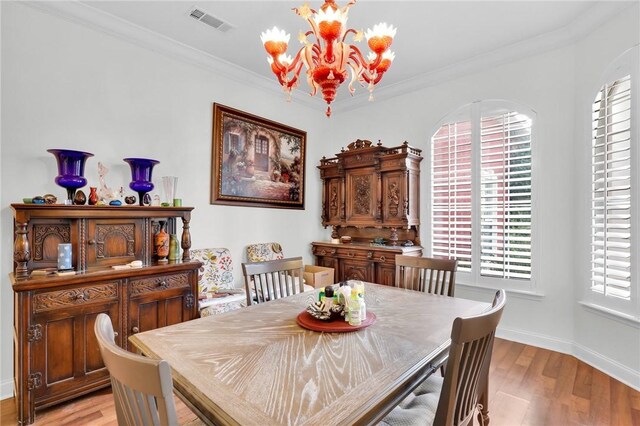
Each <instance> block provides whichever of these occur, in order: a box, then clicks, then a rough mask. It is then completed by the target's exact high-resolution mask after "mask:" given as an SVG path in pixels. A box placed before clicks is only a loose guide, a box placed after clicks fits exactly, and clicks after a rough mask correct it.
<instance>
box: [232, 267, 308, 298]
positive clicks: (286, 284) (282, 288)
mask: <svg viewBox="0 0 640 426" xmlns="http://www.w3.org/2000/svg"><path fill="white" fill-rule="evenodd" d="M242 272H243V274H244V285H245V290H246V293H247V305H252V304H254V303H263V302H268V301H270V300H275V299H279V298H281V297H286V296H291V295H293V294H297V293H302V292H304V291H305V286H304V283H303V277H302V275H303V272H304V263H303V262H302V257H290V258H288V259H277V260H269V261H266V262H248V263H243V264H242ZM311 289H312V290H313V287H311Z"/></svg>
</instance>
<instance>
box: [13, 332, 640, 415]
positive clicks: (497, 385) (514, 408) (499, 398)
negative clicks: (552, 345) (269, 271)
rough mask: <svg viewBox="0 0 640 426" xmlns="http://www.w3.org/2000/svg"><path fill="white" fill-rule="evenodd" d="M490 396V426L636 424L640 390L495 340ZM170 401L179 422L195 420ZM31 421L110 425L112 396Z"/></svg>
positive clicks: (567, 360) (564, 359)
mask: <svg viewBox="0 0 640 426" xmlns="http://www.w3.org/2000/svg"><path fill="white" fill-rule="evenodd" d="M523 372H524V373H523ZM510 379H517V380H519V382H518V385H517V386H513V384H511V383H509V380H510ZM490 395H491V396H490V400H489V408H490V413H489V414H490V416H491V426H515V425H532V426H533V425H535V426H538V425H549V426H556V425H578V424H579V425H592V426H606V425H612V426H613V425H616V426H617V425H620V426H632V425H640V392H638V391H636V390H634V389H632V388H630V387H629V386H626V385H624V384H623V383H620V382H618V381H617V380H615V379H613V378H611V377H609V376H607V375H605V374H604V373H602V372H601V371H599V370H596V369H594V368H593V367H591V366H589V365H587V364H585V363H583V362H582V361H579V360H576V359H575V358H574V357H572V356H569V355H563V354H558V353H556V352H553V351H549V350H546V349H541V348H536V347H533V346H527V345H521V344H519V343H515V342H510V341H506V340H501V339H496V343H495V347H494V352H493V362H492V364H491V369H490ZM175 401H176V409H177V412H178V418H179V420H180V423H181V424H184V423H187V422H189V421H191V420H194V419H195V418H196V417H195V415H194V414H193V413H192V412H191V411H190V410H189V408H188V407H187V406H186V405H184V403H182V401H180V400H179V399H178V398H175ZM15 424H16V410H15V404H14V400H13V398H9V399H5V400H3V401H0V425H15ZM34 424H35V426H48V425H64V424H70V425H71V424H72V425H77V426H85V425H86V426H116V425H117V420H116V413H115V409H114V407H113V396H112V395H111V391H110V390H109V389H105V390H102V391H99V392H95V393H93V394H91V395H87V396H85V397H81V398H78V399H75V400H73V401H69V402H67V403H65V404H61V405H58V406H56V407H52V408H49V409H46V410H42V411H39V412H37V413H36V422H35V423H34Z"/></svg>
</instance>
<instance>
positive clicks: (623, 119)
mask: <svg viewBox="0 0 640 426" xmlns="http://www.w3.org/2000/svg"><path fill="white" fill-rule="evenodd" d="M592 117H593V135H592V157H591V168H592V185H591V188H592V191H591V194H592V196H591V213H592V217H591V288H592V290H594V291H597V292H600V293H603V294H604V295H605V296H614V297H620V298H623V299H627V300H628V299H630V296H631V294H630V291H631V193H632V188H631V79H630V76H626V77H624V78H622V79H620V80H616V81H614V82H612V83H609V84H606V85H604V86H603V87H602V88H601V89H600V91H599V92H598V95H597V96H596V98H595V101H594V102H593V115H592Z"/></svg>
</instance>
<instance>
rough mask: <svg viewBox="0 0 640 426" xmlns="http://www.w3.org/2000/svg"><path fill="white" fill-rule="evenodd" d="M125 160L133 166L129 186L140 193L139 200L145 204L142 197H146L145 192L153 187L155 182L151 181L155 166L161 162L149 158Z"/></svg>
mask: <svg viewBox="0 0 640 426" xmlns="http://www.w3.org/2000/svg"><path fill="white" fill-rule="evenodd" d="M123 160H124V161H125V162H127V163H129V166H130V167H131V183H129V188H131V189H133V190H134V191H136V192H137V193H138V200H140V205H141V206H143V205H144V204H143V203H142V199H143V198H144V194H146V193H147V192H149V191H151V190H152V189H153V182H152V181H151V172H153V166H155V165H156V164H158V163H160V162H159V161H158V160H150V159H148V158H124V159H123Z"/></svg>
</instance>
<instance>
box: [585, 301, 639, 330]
mask: <svg viewBox="0 0 640 426" xmlns="http://www.w3.org/2000/svg"><path fill="white" fill-rule="evenodd" d="M578 303H579V304H580V305H582V306H584V307H585V308H587V309H588V310H590V311H592V312H594V313H596V314H598V315H602V316H604V317H606V318H609V319H611V320H614V321H618V322H620V323H623V324H626V325H631V326H633V327H636V328H639V327H640V317H637V316H633V315H629V314H625V313H623V312H619V311H616V310H613V309H610V308H605V307H604V306H601V305H596V304H595V303H591V302H585V301H580V302H578Z"/></svg>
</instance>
